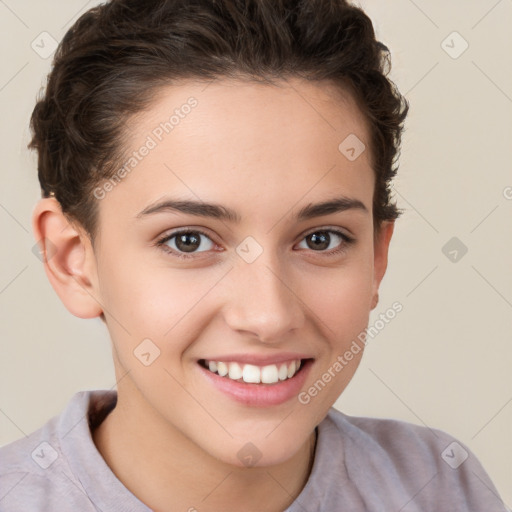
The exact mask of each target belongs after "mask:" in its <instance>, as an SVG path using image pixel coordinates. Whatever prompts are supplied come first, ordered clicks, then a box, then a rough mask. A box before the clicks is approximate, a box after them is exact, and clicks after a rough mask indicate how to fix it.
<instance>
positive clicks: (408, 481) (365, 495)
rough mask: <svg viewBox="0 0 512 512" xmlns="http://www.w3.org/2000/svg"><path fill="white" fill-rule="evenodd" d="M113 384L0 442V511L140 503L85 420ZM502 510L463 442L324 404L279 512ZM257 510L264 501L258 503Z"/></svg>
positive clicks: (100, 411)
mask: <svg viewBox="0 0 512 512" xmlns="http://www.w3.org/2000/svg"><path fill="white" fill-rule="evenodd" d="M116 400H117V394H116V392H115V391H103V390H97V391H82V392H79V393H76V394H75V395H74V396H73V398H72V399H71V400H70V402H69V404H68V405H67V407H66V408H65V410H64V411H63V412H62V413H61V414H60V415H59V416H56V417H54V418H52V419H51V420H50V421H48V423H46V424H45V425H44V426H43V427H41V428H40V429H38V430H37V431H35V432H33V433H32V434H30V435H29V436H27V437H25V438H23V439H19V440H17V441H14V442H12V443H10V444H8V445H6V446H3V447H1V448H0V511H2V512H35V511H38V512H39V511H48V512H49V511H51V512H67V511H70V512H71V511H72V512H77V511H91V512H93V511H94V512H97V511H103V512H116V511H119V512H127V511H129V512H149V511H150V509H149V508H148V507H147V506H146V505H144V504H143V503H142V502H141V501H140V500H139V499H137V498H136V497H135V496H134V495H133V494H132V493H131V492H130V491H129V490H128V489H127V488H126V487H125V486H124V485H123V484H122V483H121V482H120V481H119V480H118V479H117V478H116V476H115V475H114V473H113V472H112V471H111V470H110V468H109V466H108V465H107V464H106V462H105V461H104V459H103V458H102V457H101V455H100V453H99V452H98V450H97V449H96V446H95V445H94V442H93V439H92V436H91V426H94V425H97V424H99V423H100V422H101V421H102V420H103V419H104V418H105V416H106V415H107V414H108V413H109V412H110V411H111V410H112V409H113V408H114V407H115V404H116ZM338 510H339V511H349V512H362V511H371V512H380V511H382V512H398V511H400V512H419V511H421V512H427V511H431V512H468V511H471V512H477V511H478V512H504V511H505V510H506V508H505V505H504V504H503V502H502V500H501V499H500V497H499V495H498V492H497V490H496V488H495V487H494V485H493V484H492V483H491V481H490V479H489V477H488V475H487V474H486V472H485V471H484V469H483V468H482V466H481V465H480V463H479V462H478V460H477V459H476V457H475V456H474V455H473V454H472V453H471V452H470V451H469V449H468V448H467V447H466V446H464V445H463V444H462V443H460V442H458V441H456V440H455V439H453V438H452V437H450V436H449V435H448V434H446V433H444V432H442V431H440V430H434V429H429V428H427V427H420V426H416V425H413V424H409V423H406V422H403V421H397V420H391V419H378V418H365V417H352V416H348V415H346V414H343V413H341V412H339V411H337V410H335V409H331V410H330V411H329V414H328V415H327V417H326V418H325V419H324V420H323V421H322V423H320V425H319V426H318V438H317V446H316V452H315V460H314V464H313V468H312V472H311V475H310V477H309V479H308V481H307V483H306V486H305V487H304V488H303V490H302V492H301V493H300V495H299V496H298V497H297V499H296V500H295V501H294V502H293V503H292V504H291V505H290V507H288V508H287V509H286V511H285V512H313V511H315V512H316V511H318V512H332V511H338ZM263 512H264V511H263Z"/></svg>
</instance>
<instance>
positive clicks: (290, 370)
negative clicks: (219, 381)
mask: <svg viewBox="0 0 512 512" xmlns="http://www.w3.org/2000/svg"><path fill="white" fill-rule="evenodd" d="M306 361H307V360H306V359H305V360H302V359H296V360H293V361H288V362H283V363H278V364H269V365H266V366H256V365H253V364H244V363H237V362H223V361H210V360H207V359H200V360H199V365H200V366H202V367H203V368H205V369H207V370H209V371H210V372H212V373H214V374H217V375H219V376H220V377H224V378H226V379H230V380H233V381H236V382H244V383H247V384H277V383H279V382H284V381H286V380H289V379H292V378H293V377H295V375H297V373H299V372H300V370H301V368H302V367H303V365H304V363H305V362H306Z"/></svg>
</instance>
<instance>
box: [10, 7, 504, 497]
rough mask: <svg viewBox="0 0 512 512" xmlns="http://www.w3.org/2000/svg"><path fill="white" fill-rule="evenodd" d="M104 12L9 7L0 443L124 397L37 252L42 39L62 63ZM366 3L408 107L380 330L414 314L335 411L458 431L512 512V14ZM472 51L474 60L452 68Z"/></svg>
mask: <svg viewBox="0 0 512 512" xmlns="http://www.w3.org/2000/svg"><path fill="white" fill-rule="evenodd" d="M95 3H98V2H96V1H91V2H87V3H85V2H84V1H83V0H52V1H46V2H36V1H35V0H31V1H29V0H18V1H14V0H5V1H0V29H1V30H0V38H1V43H2V44H1V52H2V66H1V68H0V102H1V112H2V120H1V124H0V130H1V132H0V140H1V141H2V167H1V187H0V229H1V233H2V243H1V244H0V247H1V248H0V337H1V343H2V351H1V357H0V444H4V443H7V442H10V441H12V440H14V439H16V438H18V437H21V436H23V435H24V434H27V433H30V432H32V431H33V430H35V429H36V428H38V427H39V426H41V425H42V424H43V423H44V422H45V421H47V420H48V419H49V418H50V417H51V416H53V415H55V414H58V413H59V412H60V411H61V410H62V409H63V408H64V406H65V405H66V403H67V402H68V400H69V399H70V398H71V396H72V394H73V393H75V392H76V391H79V390H83V389H93V388H112V387H114V386H115V381H114V374H113V367H112V363H111V355H110V349H109V341H108V337H107V333H106V331H105V329H104V328H103V326H102V324H101V322H100V321H99V320H92V321H91V320H88V321H85V320H80V319H77V318H75V317H73V316H72V315H71V314H70V313H68V312H67V310H66V309H65V308H64V306H63V305H62V304H61V303H60V301H59V299H58V297H57V295H56V294H55V293H54V291H53V289H52V288H51V287H50V285H49V283H48V282H47V279H46V276H45V274H44V271H43V267H42V264H41V262H40V261H39V260H38V259H37V258H36V256H35V255H34V254H33V253H32V247H33V245H34V242H35V240H34V239H33V237H32V234H31V232H30V215H31V211H32V207H33V205H34V203H35V202H36V201H37V199H38V198H39V189H38V183H37V180H36V168H35V155H32V154H29V153H28V151H27V150H26V149H25V146H26V144H27V142H28V119H29V116H30V113H31V111H32V108H33V106H34V99H35V96H36V93H37V91H38V89H39V87H40V86H41V85H42V84H43V83H44V80H45V74H46V73H47V71H48V70H49V66H50V61H51V57H50V58H48V59H44V58H42V57H41V56H40V55H38V54H37V53H36V52H35V51H34V50H33V49H32V48H31V43H32V41H34V40H35V41H36V42H37V41H40V40H41V37H44V38H46V39H45V41H46V42H45V49H50V50H51V46H50V39H48V38H49V36H47V35H43V36H39V35H40V34H41V33H42V32H48V33H49V34H51V36H52V37H53V38H55V39H56V40H60V39H61V38H62V36H63V35H64V33H65V31H66V30H67V29H68V28H69V26H70V24H71V23H72V22H73V21H74V20H75V19H76V18H77V17H78V15H79V14H81V13H82V12H84V11H85V10H86V9H87V8H89V7H92V6H93V5H94V4H95ZM361 5H362V6H363V7H364V8H365V9H366V10H367V12H368V14H369V15H370V17H371V18H372V19H373V20H374V24H375V27H376V31H377V34H378V36H379V38H380V39H381V40H382V41H384V42H385V43H386V44H387V45H388V46H389V47H390V48H391V49H392V54H393V62H394V68H393V72H392V77H393V78H394V80H395V81H396V83H397V84H398V86H399V87H400V89H401V90H402V92H404V93H406V96H407V98H408V99H409V100H410V103H411V113H410V117H409V120H408V123H407V132H406V134H405V137H404V147H403V150H402V159H401V169H400V176H399V178H398V179H397V180H396V182H395V190H396V197H397V199H398V203H399V206H400V207H402V208H405V209H406V213H405V214H404V216H403V217H402V218H401V219H400V220H399V222H398V225H397V227H396V229H395V237H394V241H393V243H392V247H391V255H390V258H391V259H390V266H389V270H388V274H387V276H386V278H385V279H384V282H383V285H382V291H381V300H380V305H379V306H378V308H377V310H376V312H375V314H374V315H373V317H372V318H373V319H375V318H376V317H377V315H378V314H379V313H380V312H383V311H385V310H386V309H387V308H388V307H390V305H391V304H392V303H393V302H394V301H400V302H401V303H402V304H403V308H404V309H403V311H402V312H401V313H400V314H398V315H397V317H396V318H395V319H394V320H393V321H392V322H391V323H390V324H388V325H387V326H386V327H385V329H383V330H382V331H381V332H380V333H379V335H378V336H377V337H376V338H375V339H373V340H372V341H371V343H370V344H369V346H368V348H367V351H366V354H365V357H364V359H363V363H362V365H361V367H360V368H359V370H358V372H357V373H356V376H355V378H354V380H353V381H352V383H351V384H350V386H349V388H348V389H347V390H346V392H345V393H344V394H343V395H342V397H341V398H340V399H339V400H338V402H337V404H336V405H337V407H338V408H340V409H341V410H343V411H344V412H346V413H348V414H352V415H363V416H379V417H394V418H399V419H403V420H406V421H410V422H413V423H417V424H425V425H428V426H430V427H435V428H440V429H443V430H445V431H447V432H449V433H450V434H452V435H453V436H454V437H455V438H457V439H459V440H460V441H462V442H464V443H466V444H467V445H468V446H469V447H470V448H471V449H472V450H473V452H474V453H475V454H476V456H477V457H478V458H479V459H480V461H481V462H482V463H483V465H484V467H485V468H486V469H487V471H488V473H489V474H490V476H491V478H492V480H493V481H494V482H495V484H496V486H497V488H498V490H499V492H500V493H501V495H502V498H503V499H504V501H505V502H506V503H508V504H509V506H510V505H512V462H511V461H512V440H511V434H512V378H511V366H512V365H511V363H512V342H511V341H512V337H511V332H512V272H511V266H510V262H511V261H512V241H511V240H512V236H511V235H512V172H511V161H512V158H511V157H512V144H511V141H512V122H511V119H512V117H511V115H512V66H511V57H510V48H512V31H511V30H510V27H511V26H512V1H510V0H500V1H497V0H478V1H476V0H472V1H467V0H451V1H450V2H445V1H443V0H430V1H426V0H423V1H422V0H415V1H412V0H390V1H383V0H365V1H364V2H362V3H361ZM454 31H457V32H458V33H459V34H460V35H461V36H462V38H463V40H462V39H461V38H459V37H458V36H456V35H455V36H454V35H452V33H453V32H454ZM445 40H446V42H445V43H444V44H443V41H445ZM464 41H466V42H467V43H468V45H469V46H468V48H467V50H466V51H465V52H464V53H462V54H461V55H460V56H458V58H453V57H454V56H456V55H457V53H459V52H460V50H461V49H463V47H464V46H463V45H464ZM445 49H446V50H447V51H448V52H449V53H451V54H452V55H451V56H450V55H449V54H448V53H447V52H446V51H445ZM39 51H40V52H41V51H44V49H42V48H40V49H39ZM507 187H511V188H507ZM452 237H457V238H458V240H459V241H460V242H459V244H460V243H462V244H464V245H465V246H466V247H467V249H468V251H467V253H466V254H465V255H464V256H462V257H461V252H460V251H459V252H458V260H457V261H455V262H454V261H451V260H450V259H449V257H450V258H453V257H454V253H452V254H451V255H450V254H449V251H451V250H453V248H452V247H449V248H448V249H447V250H446V249H445V252H446V253H448V256H449V257H447V256H445V254H444V253H443V250H442V248H443V247H444V246H445V244H446V243H447V242H448V241H449V240H450V239H452Z"/></svg>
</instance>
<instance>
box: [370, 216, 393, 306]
mask: <svg viewBox="0 0 512 512" xmlns="http://www.w3.org/2000/svg"><path fill="white" fill-rule="evenodd" d="M394 227H395V223H394V221H384V222H383V223H382V225H381V226H380V228H379V230H378V232H377V233H376V234H375V238H374V265H373V295H372V303H371V309H375V308H376V307H377V304H378V302H379V287H380V283H381V281H382V278H383V277H384V274H385V273H386V268H387V266H388V252H389V244H390V242H391V237H392V235H393V230H394Z"/></svg>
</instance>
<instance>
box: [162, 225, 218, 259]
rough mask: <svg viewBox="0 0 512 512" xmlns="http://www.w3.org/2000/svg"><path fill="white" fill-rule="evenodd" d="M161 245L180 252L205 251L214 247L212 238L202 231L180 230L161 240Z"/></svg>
mask: <svg viewBox="0 0 512 512" xmlns="http://www.w3.org/2000/svg"><path fill="white" fill-rule="evenodd" d="M159 245H162V246H165V247H166V249H171V250H172V252H176V253H178V256H180V253H189V254H190V253H196V252H205V251H209V250H211V249H213V247H214V243H213V242H212V240H211V239H210V238H209V237H208V236H207V235H205V234H204V233H202V232H200V231H192V230H190V231H180V232H178V233H172V234H171V235H169V236H167V237H165V238H164V239H163V240H161V241H160V242H159Z"/></svg>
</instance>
